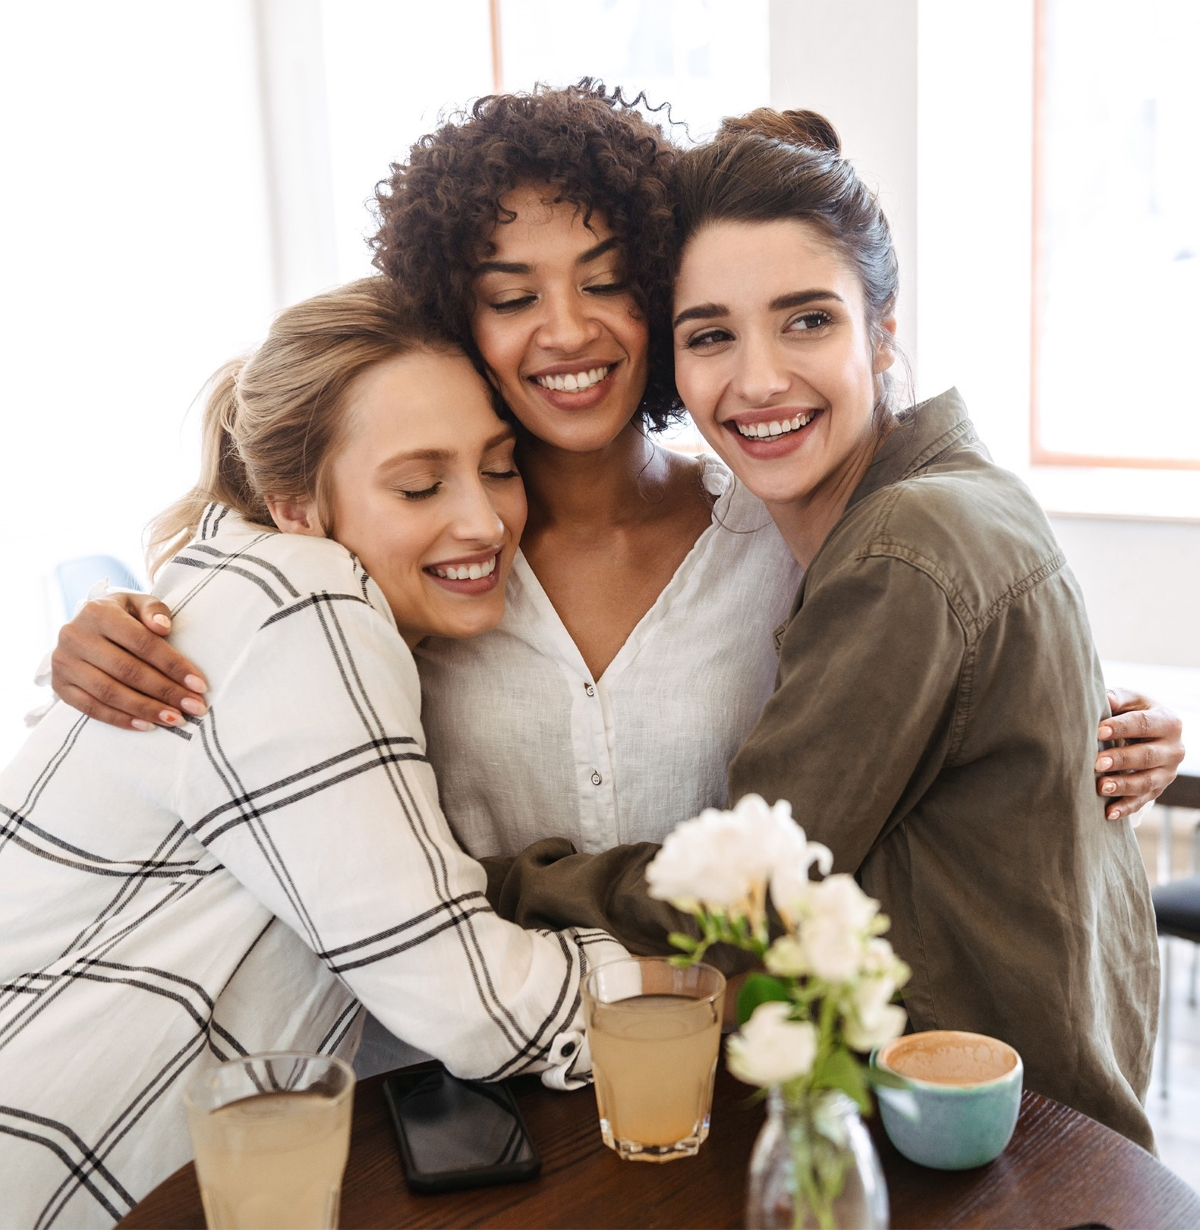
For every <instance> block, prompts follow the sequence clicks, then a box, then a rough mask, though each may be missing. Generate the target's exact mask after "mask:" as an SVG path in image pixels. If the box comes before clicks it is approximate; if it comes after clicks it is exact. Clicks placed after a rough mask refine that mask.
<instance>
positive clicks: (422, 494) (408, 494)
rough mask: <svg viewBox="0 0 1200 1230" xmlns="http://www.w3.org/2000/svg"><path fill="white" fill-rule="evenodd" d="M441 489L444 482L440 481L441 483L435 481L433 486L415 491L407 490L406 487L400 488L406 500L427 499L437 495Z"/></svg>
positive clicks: (400, 492)
mask: <svg viewBox="0 0 1200 1230" xmlns="http://www.w3.org/2000/svg"><path fill="white" fill-rule="evenodd" d="M441 489H442V484H441V483H440V482H439V483H434V484H433V486H432V487H421V488H419V489H417V490H415V491H412V490H406V489H405V488H403V487H401V488H400V489H399V494H400V495H401V496H403V497H404V499H406V500H427V499H429V497H430V496H434V495H437V493H438V492H439V491H440V490H441Z"/></svg>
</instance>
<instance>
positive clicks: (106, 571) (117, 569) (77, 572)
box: [54, 555, 142, 619]
mask: <svg viewBox="0 0 1200 1230" xmlns="http://www.w3.org/2000/svg"><path fill="white" fill-rule="evenodd" d="M54 575H55V577H56V578H57V579H58V591H59V593H60V594H61V595H62V602H63V610H64V611H65V612H66V616H67V618H68V619H70V618H71V617H72V616H73V615H74V614H75V608H76V607H78V606H79V604H80V603H81V602H82V601H83V600H84V599H85V598H86V597H87V595H88V590H90V589H91V588H92V586H93V585H95V584H96V582H97V581H103V580H104V579H105V578H106V577H107V579H108V583H109V585H111V586H112V587H113V588H114V589H139V590H140V589H141V588H142V585H141V582H140V581H139V580H138V579H137V577H135V576H134V575H133V572H132V571H131V570H130V568H129V567H128V565H126V564H123V563H121V561H120V560H119V559H117V558H116V557H115V556H112V555H82V556H80V557H79V559H69V560H64V561H63V563H61V564H59V565H58V567H57V568H55V570H54Z"/></svg>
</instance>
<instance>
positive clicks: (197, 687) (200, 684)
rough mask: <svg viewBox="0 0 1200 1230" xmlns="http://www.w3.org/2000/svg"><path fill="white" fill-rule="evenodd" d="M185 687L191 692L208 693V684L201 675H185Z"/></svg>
mask: <svg viewBox="0 0 1200 1230" xmlns="http://www.w3.org/2000/svg"><path fill="white" fill-rule="evenodd" d="M183 686H184V687H185V688H187V690H188V691H189V692H207V691H208V684H207V683H205V682H204V680H203V679H201V678H200V676H199V675H184V677H183Z"/></svg>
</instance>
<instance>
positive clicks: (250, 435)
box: [146, 277, 456, 573]
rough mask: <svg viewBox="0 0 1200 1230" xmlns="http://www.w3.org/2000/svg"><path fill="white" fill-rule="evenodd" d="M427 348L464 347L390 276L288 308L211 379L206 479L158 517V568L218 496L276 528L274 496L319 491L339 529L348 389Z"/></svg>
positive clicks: (154, 531)
mask: <svg viewBox="0 0 1200 1230" xmlns="http://www.w3.org/2000/svg"><path fill="white" fill-rule="evenodd" d="M421 348H433V349H437V350H443V349H447V350H454V349H456V347H454V346H453V344H452V343H450V342H448V341H447V340H446V338H445V337H444V335H443V334H441V333H439V332H438V331H437V330H435V329H430V328H428V327H427V326H425V325H424V324H423V323H422V322H421V321H420V320H419V319H418V318H417V317H414V316H413V315H412V313H410V312H408V311H406V310H405V309H404V308H403V307H402V306H401V305H400V303H399V300H398V298H397V296H396V293H395V288H394V287H393V286H392V285H391V284H390V283H389V282H388V281H387V279H385V278H380V277H372V278H362V279H361V280H359V281H357V282H351V283H349V285H347V286H342V287H339V288H338V289H337V290H332V291H329V292H327V293H326V294H322V295H316V296H314V297H313V298H311V299H305V300H303V301H302V302H300V303H297V304H295V305H294V306H292V307H289V308H285V309H284V310H283V311H282V312H280V313H279V315H278V316H276V317H275V320H274V322H273V323H272V325H271V330H270V332H269V333H268V334H267V337H266V340H265V341H264V342H263V343H262V345H261V346H259V348H258V349H257V350H256V351H254V352H253V353H252V354H251V355H249V356H247V357H245V358H241V359H235V360H233V361H232V362H231V363H226V364H225V366H224V367H222V368H221V369H220V370H219V371H218V372H217V373H216V374H215V375H214V376H213V378H212V380H211V381H210V382H209V385H208V397H207V400H206V402H205V406H204V419H203V423H202V427H201V449H200V480H199V482H197V484H196V485H195V486H194V487H193V488H192V489H191V491H189V492H188V493H187V495H185V496H184V497H183V498H182V499H181V500H178V501H176V503H174V504H172V505H171V507H170V508H168V509H167V510H166V511H165V512H163V513H161V514H160V515H159V516H158V517H156V518H155V519H154V521H152V522H151V524H150V529H149V535H148V544H147V552H146V553H147V557H148V559H149V562H150V571H151V573H154V572H156V571H157V570H158V569H159V568H160V567H162V565H163V564H164V563H165V562H166V561H167V560H168V559H169V558H170V557H171V556H172V555H174V554H175V553H176V552H177V551H179V550H180V549H181V548H182V547H183V546H184V545H185V544H186V543H187V542H188V540H189V539H190V538H191V537H192V536H193V534H194V533H195V531H196V528H197V526H198V525H199V524H200V518H201V516H202V514H203V512H204V509H205V507H206V506H207V505H208V504H209V503H211V502H212V501H214V500H215V501H217V502H218V503H221V504H227V505H228V506H229V507H230V508H232V509H234V511H235V512H238V513H240V514H241V515H242V516H243V517H245V518H246V519H247V520H248V521H253V522H255V523H257V524H259V525H264V526H269V527H271V528H272V529H273V528H274V525H275V523H274V521H272V519H271V513H270V510H269V509H268V507H267V499H266V497H267V496H268V495H270V496H272V497H280V498H284V499H288V498H293V499H294V498H305V497H308V498H314V499H315V500H316V501H317V509H318V513H319V515H320V518H321V523H322V525H323V526H324V527H325V531H326V533H328V534H332V532H333V525H332V518H331V516H330V506H329V498H328V496H329V493H328V491H327V490H326V482H325V479H326V474H327V471H328V467H329V462H330V460H331V459H332V457H333V455H334V453H335V452H336V450H337V447H338V445H339V444H340V442H341V439H342V433H343V430H344V426H345V415H344V414H343V403H344V401H345V397H346V392H347V390H348V389H349V387H350V385H351V383H352V382H353V381H354V379H355V378H356V377H357V376H359V375H360V374H361V373H362V372H364V371H365V370H366V369H367V368H368V367H371V366H372V365H374V364H376V363H379V362H382V361H383V360H385V359H391V358H396V357H398V356H401V355H405V354H409V353H411V352H412V351H414V350H417V349H421Z"/></svg>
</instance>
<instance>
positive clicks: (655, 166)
mask: <svg viewBox="0 0 1200 1230" xmlns="http://www.w3.org/2000/svg"><path fill="white" fill-rule="evenodd" d="M639 107H646V103H645V98H644V95H641V94H639V95H638V96H637V97H636V98H635V99H633V100H632V101H628V100H626V99H625V97H624V95H623V94H622V92H621V90H620V89H616V90H613V91H611V92H609V91H608V90H607V89H606V88H605V86H604V85H603V84H602V83H600V82H594V81H592V80H591V79H590V78H587V77H585V78H584V79H583V80H582V81H580V82H579V83H578V84H577V85H572V86H567V87H566V88H564V89H550V88H548V87H546V86H537V87H536V88H535V89H534V90H533V92H532V93H529V94H492V95H489V96H487V97H486V98H480V99H479V100H478V101H477V102H476V103H475V104H474V105H473V106H472V107H471V108H470V109H469V110H467V111H463V112H460V113H458V114H457V115H455V116H454V117H452V118H451V119H450V121H449V122H448V123H446V124H444V125H443V126H442V127H441V128H439V129H438V130H437V131H436V132H433V133H430V134H429V135H427V136H424V137H422V138H421V139H420V140H419V141H418V142H417V143H416V144H415V145H414V146H413V147H412V150H411V151H410V152H409V156H408V161H407V162H404V163H393V165H392V168H391V171H392V173H391V177H390V178H389V179H386V180H384V181H382V182H381V183H380V184H379V185H378V186H377V188H376V198H377V201H378V212H379V231H378V233H377V234H376V236H375V237H374V239H373V240H372V246H373V247H374V248H375V265H376V267H377V268H379V269H380V270H382V271H383V272H384V273H385V274H387V275H388V276H389V277H391V278H394V279H396V280H397V281H398V282H399V283H400V285H401V286H402V287H403V289H404V293H405V294H406V295H407V296H408V297H409V298H410V299H411V300H412V303H413V307H414V310H415V311H416V312H417V313H419V314H421V315H422V316H424V317H425V318H426V319H429V320H431V321H434V322H436V323H437V325H438V326H439V327H440V328H442V329H444V330H445V331H446V332H447V333H448V334H449V335H450V336H451V337H453V338H454V339H455V341H456V342H457V343H458V344H459V345H460V346H462V348H463V349H464V350H465V351H466V352H467V353H468V354H469V355H471V357H472V358H473V359H474V360H475V361H476V362H477V363H478V364H480V365H482V359H481V357H480V355H479V352H478V350H477V348H476V346H475V343H474V340H473V338H472V337H471V309H472V304H473V301H474V292H473V288H472V277H471V274H472V269H473V267H474V266H475V264H476V263H477V262H478V261H479V260H480V259H481V258H483V257H485V256H487V255H488V251H487V248H488V242H487V237H488V235H489V234H490V233H491V231H492V230H493V228H494V227H495V226H496V224H497V223H498V222H501V221H503V220H511V219H512V217H513V216H514V215H513V214H512V213H511V212H510V211H508V210H505V209H504V208H503V207H502V206H501V204H500V198H501V197H502V196H504V195H505V194H506V193H508V192H510V191H512V189H514V188H516V187H518V186H519V185H521V184H524V183H544V184H547V185H549V186H550V188H551V189H552V190H553V192H554V200H556V201H566V202H569V203H571V204H573V205H576V206H578V207H579V209H580V210H582V212H583V217H584V221H585V222H588V221H590V219H591V217H592V215H593V214H599V215H601V216H602V217H603V219H604V221H605V222H606V223H607V224H608V226H609V227H610V228H611V229H612V232H613V234H614V235H615V236H616V238H617V240H618V242H619V244H620V251H621V255H622V259H623V261H624V265H625V276H626V277H627V278H628V280H629V282H630V286H631V289H632V291H633V294H634V297H635V299H636V301H637V303H638V306H639V308H640V309H641V311H642V313H643V314H644V315H645V317H646V319H647V321H648V322H649V325H650V356H649V359H650V361H649V377H648V380H647V383H646V391H645V394H644V396H643V398H642V401H641V404H640V406H639V411H640V413H641V415H642V418H643V420H644V421H646V422H647V423H648V424H649V425H650V426H652V427H654V428H660V427H665V426H666V425H667V424H668V423H669V422H670V421H671V420H672V419H673V418H674V417H675V416H676V415H677V414H678V413H679V411H680V409H681V406H680V402H679V395H678V394H677V393H676V391H675V373H674V361H673V357H672V348H671V333H670V327H669V321H670V315H669V313H670V306H671V305H670V294H671V292H670V288H671V271H672V263H671V262H672V249H673V232H674V215H673V210H672V202H673V195H672V176H673V172H674V166H675V159H676V157H677V150H676V149H675V147H674V146H673V145H671V144H670V143H669V142H668V141H667V140H666V138H665V137H664V136H663V132H662V129H661V128H660V127H659V126H658V125H656V124H654V123H651V122H650V121H649V120H648V119H646V117H645V116H644V115H642V114H641V112H640V111H639V110H638V108H639ZM647 109H649V108H647Z"/></svg>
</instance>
